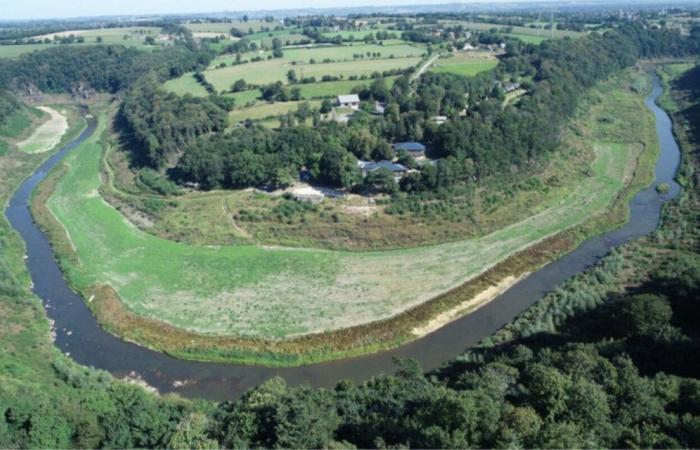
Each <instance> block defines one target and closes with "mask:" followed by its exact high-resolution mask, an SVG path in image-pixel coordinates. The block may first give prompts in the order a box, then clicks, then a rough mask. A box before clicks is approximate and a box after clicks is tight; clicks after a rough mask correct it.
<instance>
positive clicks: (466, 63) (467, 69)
mask: <svg viewBox="0 0 700 450" xmlns="http://www.w3.org/2000/svg"><path fill="white" fill-rule="evenodd" d="M497 65H498V59H496V58H495V57H494V55H493V54H492V53H490V52H458V53H453V54H452V56H450V57H448V58H440V59H438V60H436V61H435V62H434V63H433V65H432V66H431V68H430V70H431V71H432V72H439V73H455V74H457V75H464V76H473V75H476V74H477V73H479V72H485V71H487V70H491V69H493V68H494V67H496V66H497Z"/></svg>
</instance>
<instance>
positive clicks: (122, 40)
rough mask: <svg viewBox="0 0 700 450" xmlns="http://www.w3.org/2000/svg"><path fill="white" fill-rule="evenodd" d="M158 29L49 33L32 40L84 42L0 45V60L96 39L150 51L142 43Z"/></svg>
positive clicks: (114, 29)
mask: <svg viewBox="0 0 700 450" xmlns="http://www.w3.org/2000/svg"><path fill="white" fill-rule="evenodd" d="M159 30H160V29H159V28H156V27H124V28H100V29H93V30H73V31H62V32H60V33H51V34H45V35H41V36H34V39H42V40H43V39H51V40H53V37H54V36H55V35H56V36H58V37H65V36H70V35H73V36H75V37H82V38H83V39H84V40H85V41H84V42H82V43H80V42H74V43H70V44H59V43H54V42H52V43H43V42H42V43H37V44H21V45H0V58H17V57H18V56H20V55H22V54H24V53H30V52H33V51H36V50H44V49H47V48H51V47H54V46H58V45H95V44H97V38H98V37H100V38H102V43H103V44H118V45H125V46H127V47H139V48H142V49H151V48H153V47H152V46H147V45H145V43H144V39H145V38H146V36H152V37H157V36H158V33H159Z"/></svg>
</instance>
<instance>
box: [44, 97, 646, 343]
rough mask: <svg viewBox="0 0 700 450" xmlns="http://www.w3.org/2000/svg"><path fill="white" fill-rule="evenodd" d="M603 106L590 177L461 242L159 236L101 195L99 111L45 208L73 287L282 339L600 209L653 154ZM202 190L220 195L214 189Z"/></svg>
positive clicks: (333, 325) (175, 321)
mask: <svg viewBox="0 0 700 450" xmlns="http://www.w3.org/2000/svg"><path fill="white" fill-rule="evenodd" d="M607 94H608V97H610V98H613V99H614V100H615V101H617V100H620V99H622V100H623V101H625V102H626V103H624V104H623V106H622V108H623V110H622V112H623V113H624V114H627V113H628V112H629V113H634V114H635V115H636V118H637V122H638V123H640V124H642V125H644V127H647V126H648V125H650V124H651V123H653V122H651V117H650V116H649V113H648V112H646V110H643V109H640V106H641V96H640V95H636V94H632V93H631V92H630V91H621V92H617V91H612V90H611V91H610V92H608V93H607ZM610 105H611V104H607V105H602V106H601V105H598V106H595V108H597V110H596V111H597V112H596V111H594V115H593V119H592V118H591V117H590V116H589V115H587V114H582V115H581V120H584V121H586V122H585V123H586V124H590V125H591V126H593V127H596V129H594V130H585V129H584V130H583V132H584V137H585V138H590V140H587V139H582V138H580V137H578V136H576V135H575V133H572V136H573V138H574V139H576V140H577V141H576V142H577V143H578V144H577V145H580V146H581V149H582V150H583V151H585V152H586V153H587V154H590V155H591V158H592V161H591V162H590V169H589V170H588V171H587V174H586V175H583V173H580V174H579V175H578V179H577V180H571V181H572V183H571V184H568V183H567V184H564V185H562V186H560V187H555V188H552V190H551V192H552V194H551V197H550V200H549V201H548V202H546V203H545V204H543V205H539V206H538V207H537V208H535V209H534V210H532V211H533V212H532V215H531V216H530V217H527V218H526V219H524V220H520V221H517V222H515V223H512V224H511V225H509V226H506V227H503V228H501V229H499V230H497V231H494V232H492V233H489V234H487V235H485V236H482V237H479V238H473V239H467V240H462V241H458V242H451V243H444V244H439V245H432V246H426V247H418V248H411V249H402V250H390V251H381V252H342V251H324V250H315V249H295V248H283V247H264V246H253V245H241V246H196V245H190V244H184V243H178V242H174V241H169V240H166V239H162V238H159V237H156V236H154V235H151V234H148V233H145V232H143V231H141V230H140V229H138V228H137V227H135V226H134V225H133V224H131V223H130V222H128V221H127V220H126V219H125V218H124V217H123V216H122V215H121V214H120V213H119V212H118V211H117V210H115V209H114V208H112V207H111V206H110V205H109V204H107V203H106V202H105V201H104V200H103V199H102V198H101V197H100V194H99V189H100V187H101V186H102V181H101V178H100V167H101V155H102V151H103V149H102V148H101V147H100V141H99V138H100V135H101V132H102V131H104V130H105V126H106V120H105V117H104V116H103V117H100V128H99V130H98V131H97V132H96V134H95V135H94V136H93V137H92V138H91V139H89V140H88V141H86V142H85V143H84V144H83V145H81V146H80V147H78V148H76V149H75V150H74V151H73V152H72V153H71V154H70V155H69V156H68V158H67V160H66V164H65V166H64V167H63V169H62V170H63V171H64V172H65V174H64V175H63V176H62V177H61V178H60V179H59V180H58V182H57V184H56V186H55V190H54V192H53V194H52V195H51V196H50V198H49V200H48V206H49V208H50V210H51V211H52V212H53V214H54V215H55V217H56V218H57V219H58V220H59V221H60V223H61V224H62V225H63V228H64V229H65V232H66V237H65V239H68V240H69V241H70V243H71V245H72V247H73V248H74V249H75V257H73V258H66V257H63V258H62V262H63V263H64V267H65V270H66V274H67V276H68V278H69V279H70V280H71V281H72V282H73V284H74V285H75V286H76V287H77V288H78V289H80V290H88V289H90V288H91V287H94V286H95V285H101V284H108V285H110V286H111V287H112V288H114V289H115V290H116V292H117V293H118V294H119V296H120V298H121V299H122V301H123V302H124V304H125V305H126V306H127V308H129V310H130V311H132V312H134V313H136V314H138V315H141V316H144V317H149V318H153V319H156V320H160V321H164V322H166V323H169V324H171V325H174V326H176V327H179V328H182V329H186V330H190V331H195V332H199V333H205V334H210V335H216V336H221V335H235V336H246V337H252V338H268V339H279V338H285V337H291V336H297V335H303V334H307V333H313V332H323V331H329V330H336V329H340V328H345V327H349V326H353V325H358V324H363V323H367V322H370V321H375V320H379V319H382V318H388V317H392V316H394V315H396V314H398V313H400V312H402V311H405V310H406V309H407V308H410V307H412V306H415V305H418V304H421V303H423V302H425V301H427V300H429V299H431V298H433V297H435V296H436V295H438V294H440V293H443V292H445V291H447V290H449V289H450V288H453V287H455V286H458V285H460V284H462V283H464V282H465V281H467V280H469V279H472V278H474V277H475V276H476V275H478V274H480V273H482V272H483V271H484V270H486V269H487V268H489V267H492V266H493V265H494V264H496V263H498V262H500V261H503V260H504V259H505V258H507V257H508V256H509V255H512V254H513V253H515V252H517V251H519V250H522V249H524V248H527V247H528V246H530V245H532V244H533V243H535V242H538V241H540V240H542V239H543V238H545V237H547V236H551V235H553V234H555V233H557V232H559V231H561V230H563V229H566V228H569V227H572V226H574V225H576V224H580V223H582V222H585V221H586V220H588V219H589V218H591V217H592V216H595V215H596V214H600V213H602V212H604V211H605V210H607V209H608V208H609V207H610V206H611V205H612V204H613V203H614V201H615V200H616V198H617V196H618V194H619V193H620V191H621V190H622V189H623V188H624V187H625V186H626V185H627V184H629V183H630V182H631V181H632V176H633V174H634V172H635V167H636V165H637V158H638V157H639V155H640V151H642V149H643V148H647V149H648V150H647V151H646V152H645V153H646V154H647V155H651V154H655V153H654V149H655V148H656V141H655V140H654V139H653V126H650V127H648V128H644V130H643V131H642V132H641V133H636V136H633V137H632V140H629V139H627V134H625V133H629V132H630V130H631V129H632V128H634V127H628V128H629V129H621V125H623V123H622V122H621V120H622V119H621V118H618V119H616V120H615V121H614V122H613V123H604V122H600V121H597V120H595V118H596V117H600V116H599V114H607V111H606V110H605V109H604V106H605V107H610ZM615 108H618V109H619V106H615ZM625 108H627V109H629V111H628V110H627V109H625ZM642 111H644V112H642ZM618 117H622V116H618ZM624 117H627V116H626V115H625V116H624ZM598 125H600V128H597V127H598ZM622 128H624V127H622ZM635 129H636V128H635ZM640 139H643V140H644V141H643V142H644V144H646V147H645V145H640V142H639V141H640ZM652 165H653V164H652ZM643 168H644V169H645V170H646V169H648V167H646V166H644V167H643ZM642 176H643V175H642ZM198 195H202V196H203V198H208V197H212V196H214V198H215V197H216V195H217V193H216V192H212V193H207V194H198ZM192 200H193V201H194V202H195V203H196V202H197V201H198V200H197V199H196V198H193V199H192ZM219 210H220V211H221V216H220V218H219V223H225V222H226V221H229V222H230V221H232V217H231V216H230V215H228V214H227V213H226V212H225V208H223V205H222V206H221V207H220V208H219ZM233 225H234V224H233V223H232V227H233ZM67 248H70V247H67ZM162 255H167V257H166V258H164V257H163V256H162ZM417 286H418V287H420V288H419V289H417V288H416V287H417Z"/></svg>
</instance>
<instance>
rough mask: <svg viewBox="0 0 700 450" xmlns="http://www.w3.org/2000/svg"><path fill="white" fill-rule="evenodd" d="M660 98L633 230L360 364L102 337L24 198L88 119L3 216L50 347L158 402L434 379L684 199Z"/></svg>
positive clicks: (651, 101)
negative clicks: (173, 352)
mask: <svg viewBox="0 0 700 450" xmlns="http://www.w3.org/2000/svg"><path fill="white" fill-rule="evenodd" d="M661 93H662V88H661V85H660V84H659V82H658V80H656V79H654V84H653V90H652V92H651V94H650V95H649V96H648V97H647V98H646V99H645V104H646V106H647V107H648V108H649V109H650V110H651V111H652V112H653V114H654V116H655V117H656V131H657V134H658V138H659V143H660V146H661V155H660V157H659V159H658V161H657V164H656V180H655V182H654V185H653V186H651V187H649V188H648V189H645V190H643V191H641V192H639V193H638V194H637V195H636V196H635V197H634V199H633V200H632V202H631V204H630V220H629V221H628V222H627V223H626V224H625V225H624V226H622V227H620V228H618V229H616V230H613V231H610V232H608V233H605V234H602V235H599V236H596V237H593V238H591V239H588V240H587V241H585V242H583V243H582V244H581V245H580V246H579V247H578V248H576V249H575V250H574V251H572V252H570V253H568V254H566V255H564V256H562V257H561V258H559V259H557V260H556V261H553V262H551V263H550V264H548V265H546V266H545V267H543V268H542V269H540V270H538V271H536V272H534V273H532V274H530V276H528V277H527V278H525V279H524V280H521V281H520V282H519V283H517V284H515V285H514V286H513V287H511V288H510V289H509V290H508V291H506V292H504V293H503V294H502V295H500V296H499V297H497V298H496V299H494V300H493V301H492V302H490V303H489V304H487V305H485V306H483V307H482V308H480V309H478V310H477V311H475V312H474V313H472V314H470V315H468V316H465V317H462V318H460V319H458V320H456V321H454V322H452V323H450V324H448V325H446V326H444V327H442V328H440V329H439V330H437V331H435V332H433V333H431V334H429V335H427V336H425V337H423V338H421V339H419V340H416V341H413V342H411V343H408V344H406V345H403V346H401V347H399V348H397V349H393V350H389V351H384V352H380V353H376V354H372V355H367V356H361V357H357V358H350V359H344V360H338V361H332V362H327V363H321V364H313V365H309V366H304V367H297V368H282V369H273V368H265V367H254V366H244V365H236V364H218V363H206V362H196V361H184V360H179V359H175V358H172V357H169V356H167V355H164V354H162V353H159V352H156V351H152V350H148V349H146V348H143V347H140V346H138V345H135V344H132V343H128V342H124V341H122V340H120V339H118V338H117V337H115V336H113V335H111V334H109V333H107V332H106V331H104V330H103V329H102V328H101V327H100V326H99V325H98V323H97V321H96V320H95V318H94V317H93V316H92V314H91V313H90V311H89V309H88V308H87V306H86V305H85V303H84V301H83V300H82V298H81V297H80V296H78V295H77V294H76V293H74V292H73V291H71V289H70V288H69V287H68V285H67V284H66V281H65V280H64V278H63V275H62V273H61V271H60V269H59V267H58V265H57V263H56V260H55V259H54V256H53V253H52V251H51V247H50V245H49V242H48V241H47V239H46V236H44V234H43V233H42V232H41V231H40V230H39V229H38V228H37V226H36V225H35V224H34V222H33V221H32V218H31V215H30V213H29V209H28V201H29V198H30V196H31V193H32V191H33V190H34V188H35V187H36V186H37V184H38V183H40V182H41V181H42V180H43V179H44V178H45V177H46V175H47V173H48V172H49V171H50V170H51V169H52V168H53V167H54V166H55V165H56V164H58V163H59V162H60V160H61V159H62V158H63V157H64V156H65V155H66V153H68V152H69V151H71V150H72V149H73V148H75V147H76V146H77V145H79V144H80V143H81V142H83V141H84V140H85V139H87V138H88V137H89V136H90V135H91V134H92V133H93V132H94V130H95V125H96V124H95V121H94V119H89V120H88V127H87V128H86V129H85V131H83V133H82V134H81V135H80V136H79V137H78V138H76V139H75V140H74V141H72V142H71V143H69V144H68V145H66V146H65V147H63V148H61V149H60V150H59V151H58V152H57V153H55V154H54V155H53V156H51V157H50V158H49V159H47V160H46V161H45V162H44V164H42V165H41V166H40V167H39V168H38V169H37V170H36V171H35V172H34V174H33V175H32V176H30V177H29V178H27V179H26V180H25V181H24V182H23V183H22V185H21V186H20V187H19V188H18V189H17V191H16V192H15V194H14V195H13V197H12V198H11V200H10V202H9V205H8V208H7V210H6V215H7V218H8V219H9V221H10V223H11V225H12V226H13V227H14V228H15V229H16V230H17V231H18V232H19V233H20V235H21V236H22V238H23V239H24V241H25V243H26V247H27V260H26V263H27V267H28V269H29V272H30V274H31V277H32V280H33V283H34V286H33V291H34V292H35V293H36V294H37V295H38V296H39V297H40V298H41V299H42V301H43V304H44V307H45V309H46V313H47V315H48V316H49V318H51V319H52V320H54V322H55V327H56V343H55V345H56V346H57V347H58V348H59V349H60V350H61V351H62V352H64V353H66V354H68V355H70V357H71V358H73V359H74V360H75V361H77V362H78V363H80V364H83V365H87V366H92V367H95V368H98V369H103V370H107V371H109V372H111V373H112V374H114V375H115V376H116V377H124V376H127V375H132V376H133V375H136V376H138V377H139V378H141V379H143V380H144V381H146V382H147V383H148V384H149V385H151V386H153V387H155V388H157V389H158V390H159V391H160V392H162V393H166V392H178V393H180V394H181V395H183V396H186V397H203V398H209V399H214V400H225V399H231V398H236V397H238V396H240V395H241V394H242V393H243V392H245V390H247V389H249V388H251V387H253V386H256V385H258V384H260V383H262V382H263V381H265V380H266V379H268V378H270V377H272V376H280V377H283V378H284V379H285V380H286V381H287V382H288V383H289V384H290V385H296V384H301V383H305V384H308V385H311V386H324V387H332V386H334V385H335V384H336V383H337V382H338V381H339V380H342V379H352V380H355V381H362V380H365V379H367V378H369V377H371V376H373V375H377V374H380V373H391V372H393V369H394V364H393V361H392V360H393V358H394V357H411V358H415V359H417V360H418V361H419V362H420V364H421V365H422V367H423V368H424V369H425V370H430V369H434V368H436V367H439V366H441V365H442V364H444V363H445V362H447V361H449V360H450V359H453V358H455V357H456V356H458V355H460V354H462V353H463V352H464V351H465V350H466V349H467V348H469V347H473V346H474V345H476V344H477V343H478V342H479V341H481V340H482V339H483V338H485V337H487V336H489V335H491V334H493V333H494V332H496V331H497V330H498V329H500V328H501V327H502V326H503V325H505V324H506V323H508V322H510V321H511V320H513V318H514V317H516V316H517V315H518V314H519V313H520V312H522V311H523V310H525V309H526V308H528V307H529V306H530V305H532V304H534V303H535V302H537V301H538V300H540V299H541V298H542V297H543V296H544V295H545V294H546V293H547V292H549V291H551V290H553V289H554V288H555V287H556V286H557V285H558V284H559V283H561V282H563V281H565V280H566V279H568V278H570V277H571V276H573V275H576V274H578V273H580V272H582V271H584V270H585V269H586V268H588V267H590V266H591V265H593V264H595V263H596V262H598V261H599V260H600V259H601V258H602V257H604V256H605V255H607V254H608V253H609V252H610V250H611V249H612V248H613V247H615V246H618V245H620V244H622V243H624V242H627V241H629V240H631V239H635V238H638V237H640V236H643V235H645V234H648V233H650V232H652V231H654V230H655V229H656V227H657V226H658V224H659V220H660V214H661V206H662V204H663V203H664V202H665V201H668V200H669V199H672V198H674V197H676V196H677V195H678V194H679V193H680V186H678V184H676V183H675V181H674V180H673V178H674V176H675V174H676V171H677V169H678V166H679V163H680V150H679V148H678V145H677V143H676V141H675V139H674V137H673V134H672V131H671V120H670V118H669V117H668V115H667V114H666V113H665V112H664V111H663V110H662V109H661V108H659V107H658V106H657V105H656V99H657V98H658V97H659V96H660V95H661ZM660 183H668V184H669V185H670V190H669V192H668V194H667V195H665V196H663V197H662V196H660V195H658V193H657V192H656V190H655V186H656V185H658V184H660Z"/></svg>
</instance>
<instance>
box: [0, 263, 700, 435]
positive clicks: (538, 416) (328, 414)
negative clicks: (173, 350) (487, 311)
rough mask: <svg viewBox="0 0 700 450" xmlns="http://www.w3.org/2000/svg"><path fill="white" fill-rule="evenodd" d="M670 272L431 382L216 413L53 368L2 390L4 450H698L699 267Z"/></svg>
mask: <svg viewBox="0 0 700 450" xmlns="http://www.w3.org/2000/svg"><path fill="white" fill-rule="evenodd" d="M669 264H670V265H667V266H665V267H663V268H662V269H661V270H660V271H658V273H657V275H655V277H656V280H657V281H656V282H658V283H659V286H663V288H662V289H661V293H659V292H658V291H657V293H654V294H649V293H640V294H633V295H626V296H623V297H617V298H616V297H611V298H609V300H608V302H607V303H606V304H605V305H604V306H602V307H600V308H598V309H595V310H593V311H592V312H591V313H590V314H589V315H588V316H584V317H580V318H577V319H574V320H570V321H568V322H566V323H564V324H562V326H561V327H559V330H558V333H557V334H547V333H545V334H542V333H541V334H539V335H536V336H533V337H530V338H522V339H516V340H514V341H511V342H508V343H506V344H503V345H501V346H498V347H492V348H483V347H482V348H480V349H478V350H474V351H472V352H470V353H468V354H467V356H466V357H465V358H463V359H462V361H461V362H453V363H451V364H449V365H447V366H446V367H444V368H442V369H440V370H439V371H436V372H434V373H432V374H429V375H424V374H423V373H422V371H421V369H420V367H419V366H418V365H417V364H415V363H414V362H412V361H410V360H404V361H399V362H398V368H397V371H396V373H395V374H394V375H382V376H378V377H375V378H373V379H371V380H369V381H367V382H365V383H362V384H354V383H351V382H340V383H338V385H337V386H336V387H335V388H333V389H312V388H308V387H294V388H292V387H288V386H287V385H286V384H285V383H284V382H283V381H282V380H281V379H271V380H269V381H267V382H266V383H264V384H262V385H261V386H259V387H257V388H255V389H253V390H251V391H249V392H247V393H246V394H245V395H243V397H242V398H240V399H238V400H233V401H228V402H223V403H220V404H218V405H214V404H211V403H206V402H203V401H200V402H188V401H184V400H179V399H177V398H172V397H163V398H161V397H155V396H152V395H150V394H148V393H146V392H145V391H144V390H142V389H140V388H139V387H136V386H129V385H125V384H115V383H111V382H110V381H109V378H108V377H107V376H106V375H104V374H101V373H96V372H94V371H92V370H88V369H82V368H80V367H78V366H76V365H75V364H73V363H70V362H62V360H59V362H57V363H55V364H54V370H55V372H56V374H57V377H58V378H59V380H60V384H61V388H60V391H59V390H58V388H55V390H54V391H49V392H44V391H41V390H29V389H23V388H22V387H21V386H16V385H14V384H12V383H10V384H7V383H6V384H4V385H3V386H2V387H0V446H2V447H8V448H14V447H21V448H31V447H44V448H68V447H72V446H78V447H83V448H98V447H100V448H101V447H120V448H154V447H159V448H257V447H262V448H338V447H342V448H396V447H408V448H506V447H508V448H510V447H517V448H584V447H585V448H594V447H595V448H637V447H647V448H684V447H685V448H694V447H697V446H700V380H699V379H698V378H699V377H700V364H698V361H697V358H696V355H697V351H698V349H700V340H699V339H698V331H700V330H699V329H698V319H700V315H699V314H698V311H700V310H699V309H698V305H697V304H696V303H697V302H696V299H697V298H698V297H697V296H698V295H700V291H698V286H700V260H699V259H698V258H697V255H694V256H693V257H692V258H691V260H689V261H685V262H682V263H678V262H673V261H672V262H670V263H669ZM677 264H680V265H677ZM678 273H684V276H683V277H682V278H679V277H677V274H678ZM669 275H670V276H669ZM654 289H655V290H656V287H655V288H654ZM58 392H60V395H61V397H60V398H57V395H58V394H57V393H58ZM72 405H79V407H73V406H72Z"/></svg>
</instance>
